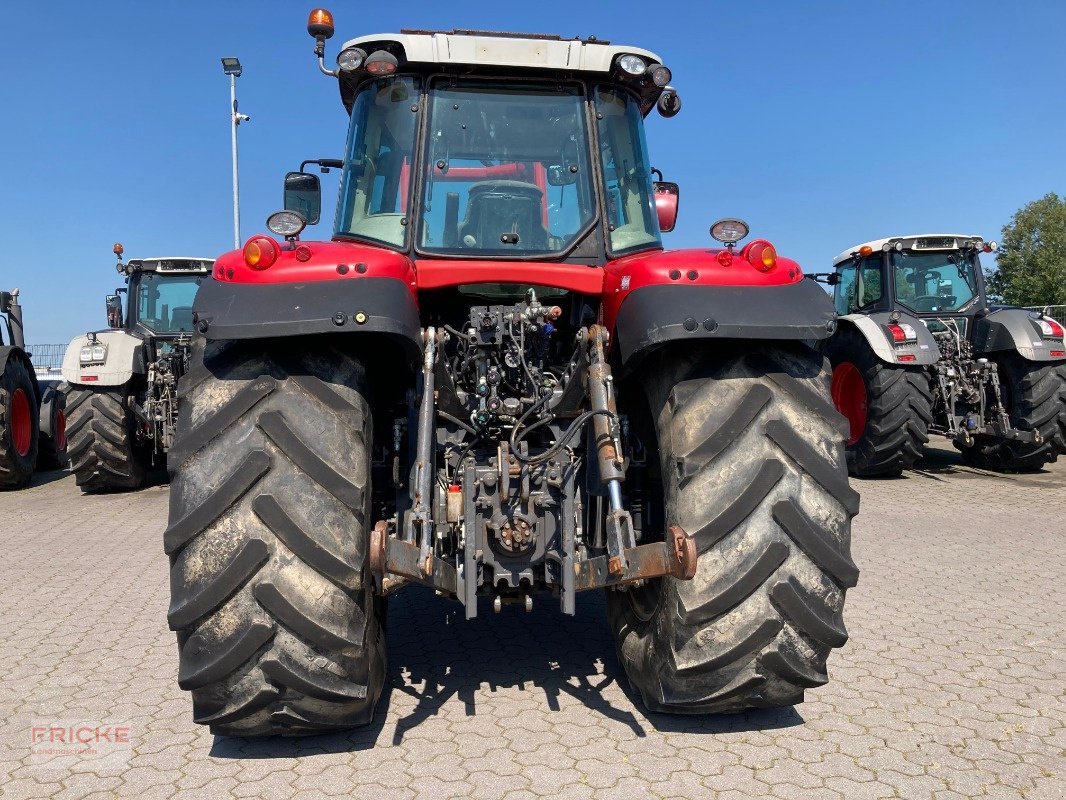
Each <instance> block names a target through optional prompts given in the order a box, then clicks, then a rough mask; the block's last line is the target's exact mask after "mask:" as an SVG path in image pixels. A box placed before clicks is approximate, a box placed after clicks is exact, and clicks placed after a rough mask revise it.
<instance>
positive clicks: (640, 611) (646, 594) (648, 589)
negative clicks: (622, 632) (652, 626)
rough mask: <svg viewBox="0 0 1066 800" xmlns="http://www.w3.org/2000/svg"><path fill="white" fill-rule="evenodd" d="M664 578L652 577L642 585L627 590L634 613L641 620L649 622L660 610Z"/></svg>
mask: <svg viewBox="0 0 1066 800" xmlns="http://www.w3.org/2000/svg"><path fill="white" fill-rule="evenodd" d="M663 580H664V579H663V578H652V579H651V580H648V581H645V582H644V584H643V585H642V586H635V587H632V588H631V589H629V591H627V592H626V595H627V596H628V599H629V605H630V607H631V608H632V609H633V614H634V615H635V616H636V617H637V619H639V620H640V621H641V622H648V621H649V620H650V619H651V618H652V617H654V616H655V612H656V611H658V610H659V603H660V602H662V594H663Z"/></svg>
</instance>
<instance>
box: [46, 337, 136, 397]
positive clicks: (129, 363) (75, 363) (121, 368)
mask: <svg viewBox="0 0 1066 800" xmlns="http://www.w3.org/2000/svg"><path fill="white" fill-rule="evenodd" d="M93 335H94V336H95V337H96V340H97V341H98V342H99V343H100V344H102V345H104V346H105V347H106V348H107V351H106V353H105V357H104V361H103V363H99V364H82V363H81V358H80V354H81V349H82V348H83V347H85V346H86V345H88V344H89V336H88V335H85V336H76V337H75V338H74V339H73V340H71V342H70V344H69V345H67V351H66V352H65V353H64V354H63V379H64V380H65V381H66V382H67V383H69V384H71V385H75V384H76V385H79V386H90V387H96V386H122V385H123V384H125V383H128V382H129V380H130V378H132V377H133V376H134V375H146V374H147V373H148V367H147V364H146V363H145V353H144V340H143V339H141V338H140V337H139V336H134V335H133V334H131V333H127V332H126V331H99V332H97V333H95V334H93Z"/></svg>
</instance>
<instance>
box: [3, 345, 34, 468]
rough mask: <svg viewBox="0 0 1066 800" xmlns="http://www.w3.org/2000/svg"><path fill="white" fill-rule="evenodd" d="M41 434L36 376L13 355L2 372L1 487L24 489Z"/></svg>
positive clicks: (32, 466)
mask: <svg viewBox="0 0 1066 800" xmlns="http://www.w3.org/2000/svg"><path fill="white" fill-rule="evenodd" d="M38 437H39V417H38V409H37V393H36V391H35V389H34V386H33V378H32V377H31V375H30V371H29V369H28V368H27V367H26V364H25V362H23V361H22V359H21V358H19V357H18V356H17V355H13V356H11V357H9V358H8V360H7V364H6V365H5V367H4V371H3V373H2V374H0V489H20V488H22V487H23V486H25V485H26V484H28V483H29V482H30V479H31V478H32V477H33V468H34V466H35V465H36V463H37V448H38V441H37V440H38Z"/></svg>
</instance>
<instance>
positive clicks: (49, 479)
mask: <svg viewBox="0 0 1066 800" xmlns="http://www.w3.org/2000/svg"><path fill="white" fill-rule="evenodd" d="M70 474H71V473H70V472H69V471H67V470H65V469H46V470H40V471H38V472H35V473H33V477H32V478H31V479H30V485H29V487H27V488H31V489H33V488H36V487H38V486H47V485H48V484H49V483H55V482H56V481H61V480H63V479H64V478H66V477H68V476H69V475H70Z"/></svg>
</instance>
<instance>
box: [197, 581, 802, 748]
mask: <svg viewBox="0 0 1066 800" xmlns="http://www.w3.org/2000/svg"><path fill="white" fill-rule="evenodd" d="M536 599H537V600H538V601H539V603H540V606H539V608H535V609H534V610H533V612H532V613H528V614H527V613H526V612H525V611H524V610H520V609H519V608H518V607H517V606H505V607H504V609H503V611H502V612H501V613H500V614H495V613H493V611H492V607H491V605H489V604H488V603H487V602H485V601H484V600H482V601H481V602H480V603H479V606H478V617H477V619H474V620H471V621H469V622H467V621H466V619H465V615H464V609H463V607H462V606H460V605H459V604H457V603H455V602H453V601H449V600H445V599H442V598H439V597H436V596H435V595H434V594H433V593H432V592H431V591H429V590H426V589H422V588H407V589H405V590H404V591H402V592H400V593H398V594H396V595H393V596H392V597H391V598H390V601H389V602H390V608H389V618H388V639H389V668H388V673H387V676H386V683H385V687H384V690H383V691H382V697H381V701H380V702H379V704H378V708H377V714H376V715H375V717H374V722H373V723H372V724H371V725H369V726H367V727H365V728H362V729H359V730H354V731H347V732H343V733H337V734H328V735H321V736H311V737H303V738H283V737H272V738H269V739H240V738H234V737H216V738H215V743H214V746H213V747H212V748H211V755H212V756H214V757H216V758H279V757H294V756H299V755H310V754H314V753H335V752H350V751H355V750H367V749H372V748H374V747H382V746H384V747H387V746H389V745H390V744H391V745H399V744H401V743H402V742H403V741H404V737H405V736H406V734H407V733H408V732H409V731H412V730H414V729H416V728H418V727H419V725H421V724H423V723H424V722H426V721H427V720H430V719H433V718H435V717H438V716H440V715H446V716H451V717H452V718H454V716H455V714H456V710H455V709H453V708H451V707H450V706H451V705H452V704H455V703H459V704H461V706H462V712H461V713H462V714H464V715H465V716H467V717H476V716H478V715H479V714H486V715H488V716H489V717H493V718H498V717H500V716H501V713H500V711H499V709H498V707H497V706H496V704H495V698H493V695H495V694H496V693H497V692H501V690H510V691H509V692H508V696H507V697H506V698H504V699H502V702H509V703H516V702H521V701H516V700H515V698H514V693H513V690H515V689H517V690H519V691H522V692H526V691H529V692H537V693H543V698H544V704H545V705H546V706H547V709H548V710H549V713H550V712H559V713H560V714H562V715H563V717H562V718H564V719H570V717H568V716H566V714H567V713H568V710H567V709H564V708H563V706H564V705H565V706H569V707H570V708H572V707H573V701H577V702H578V703H580V704H581V705H582V706H584V711H583V713H586V714H594V715H597V716H601V717H604V718H606V719H608V720H611V721H613V722H614V723H617V724H620V725H624V726H625V727H627V728H629V730H630V731H632V733H633V735H635V736H637V737H645V736H647V735H648V729H649V728H651V729H653V730H654V731H659V732H664V733H671V732H685V733H690V734H701V733H706V734H719V733H735V732H743V731H753V730H774V729H780V728H789V727H793V726H796V725H802V724H803V721H804V720H803V717H802V716H800V714H799V713H797V711H796V709H795V708H794V707H787V708H778V709H766V710H752V711H748V712H744V713H740V714H730V715H692V716H674V715H667V714H657V713H652V712H648V711H646V710H645V709H644V707H643V704H642V702H641V700H640V697H639V695H638V694H637V693H636V692H634V691H633V690H632V689H631V688H630V686H629V682H628V681H627V680H626V677H625V673H624V671H623V669H622V666H621V664H619V662H618V660H617V658H616V657H615V651H614V640H613V637H612V635H611V632H610V630H609V629H608V627H607V619H606V603H605V600H604V596H603V594H602V593H601V592H588V593H585V594H580V595H578V603H577V614H576V616H574V617H569V616H567V615H565V614H563V613H562V612H561V611H560V610H559V608H558V605H557V601H556V600H555V599H554V598H551V597H549V596H538V597H537V598H536ZM486 695H487V696H486ZM537 701H538V698H536V697H535V696H531V697H530V699H529V701H528V704H529V705H530V706H535V705H536V703H537ZM446 706H449V707H448V708H446ZM471 727H472V728H476V723H475V722H473V721H471Z"/></svg>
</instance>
